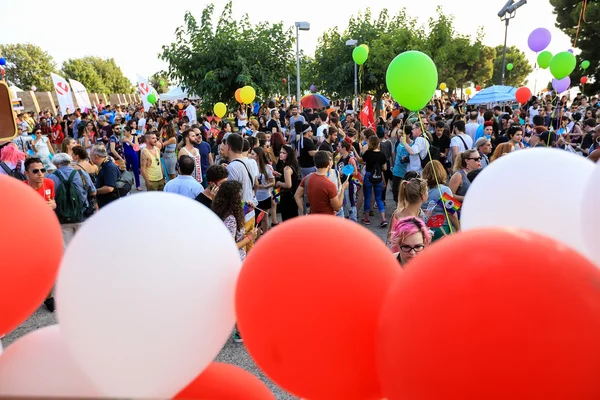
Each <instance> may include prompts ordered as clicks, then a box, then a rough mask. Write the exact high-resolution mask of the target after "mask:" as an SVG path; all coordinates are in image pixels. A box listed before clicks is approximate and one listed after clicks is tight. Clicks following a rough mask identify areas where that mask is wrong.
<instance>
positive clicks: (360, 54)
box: [352, 44, 369, 65]
mask: <svg viewBox="0 0 600 400" xmlns="http://www.w3.org/2000/svg"><path fill="white" fill-rule="evenodd" d="M367 58H369V46H367V45H366V44H361V45H360V46H357V47H355V48H354V50H353V51H352V59H353V60H354V62H355V63H357V64H358V65H363V64H364V63H365V62H366V61H367Z"/></svg>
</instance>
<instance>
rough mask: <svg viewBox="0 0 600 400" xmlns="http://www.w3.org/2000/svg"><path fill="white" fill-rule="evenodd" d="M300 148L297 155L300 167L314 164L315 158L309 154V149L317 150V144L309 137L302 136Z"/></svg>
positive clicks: (308, 166)
mask: <svg viewBox="0 0 600 400" xmlns="http://www.w3.org/2000/svg"><path fill="white" fill-rule="evenodd" d="M302 142H303V143H302V148H301V149H300V156H299V157H298V162H299V163H300V167H301V168H310V167H314V166H315V160H314V158H313V156H311V155H310V154H309V151H313V150H317V146H315V142H313V141H312V139H310V138H306V137H304V138H303V139H302Z"/></svg>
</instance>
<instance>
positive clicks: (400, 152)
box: [392, 142, 410, 178]
mask: <svg viewBox="0 0 600 400" xmlns="http://www.w3.org/2000/svg"><path fill="white" fill-rule="evenodd" d="M408 156H410V154H408V151H407V150H406V148H405V147H404V146H403V145H402V143H400V142H398V146H396V160H395V162H394V169H393V170H392V175H394V176H397V177H398V178H402V177H403V176H404V174H406V168H407V167H408V164H409V163H405V164H402V163H401V162H400V161H402V158H403V157H408Z"/></svg>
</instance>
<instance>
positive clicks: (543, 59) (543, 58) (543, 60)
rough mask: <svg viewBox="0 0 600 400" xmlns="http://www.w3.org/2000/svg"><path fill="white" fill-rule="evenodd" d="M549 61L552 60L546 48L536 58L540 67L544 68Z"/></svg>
mask: <svg viewBox="0 0 600 400" xmlns="http://www.w3.org/2000/svg"><path fill="white" fill-rule="evenodd" d="M550 61H552V53H550V52H549V51H548V50H546V51H542V52H541V53H540V55H539V56H538V58H537V62H538V65H539V66H540V68H542V69H546V68H548V67H549V66H550Z"/></svg>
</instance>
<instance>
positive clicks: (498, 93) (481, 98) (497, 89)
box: [467, 86, 517, 105]
mask: <svg viewBox="0 0 600 400" xmlns="http://www.w3.org/2000/svg"><path fill="white" fill-rule="evenodd" d="M516 92H517V89H516V88H514V87H511V86H492V87H489V88H485V89H483V90H482V91H481V92H479V93H477V94H476V95H475V96H473V97H472V98H471V99H470V100H469V101H467V104H469V105H471V104H487V103H500V102H503V101H517V98H516V94H515V93H516Z"/></svg>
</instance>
